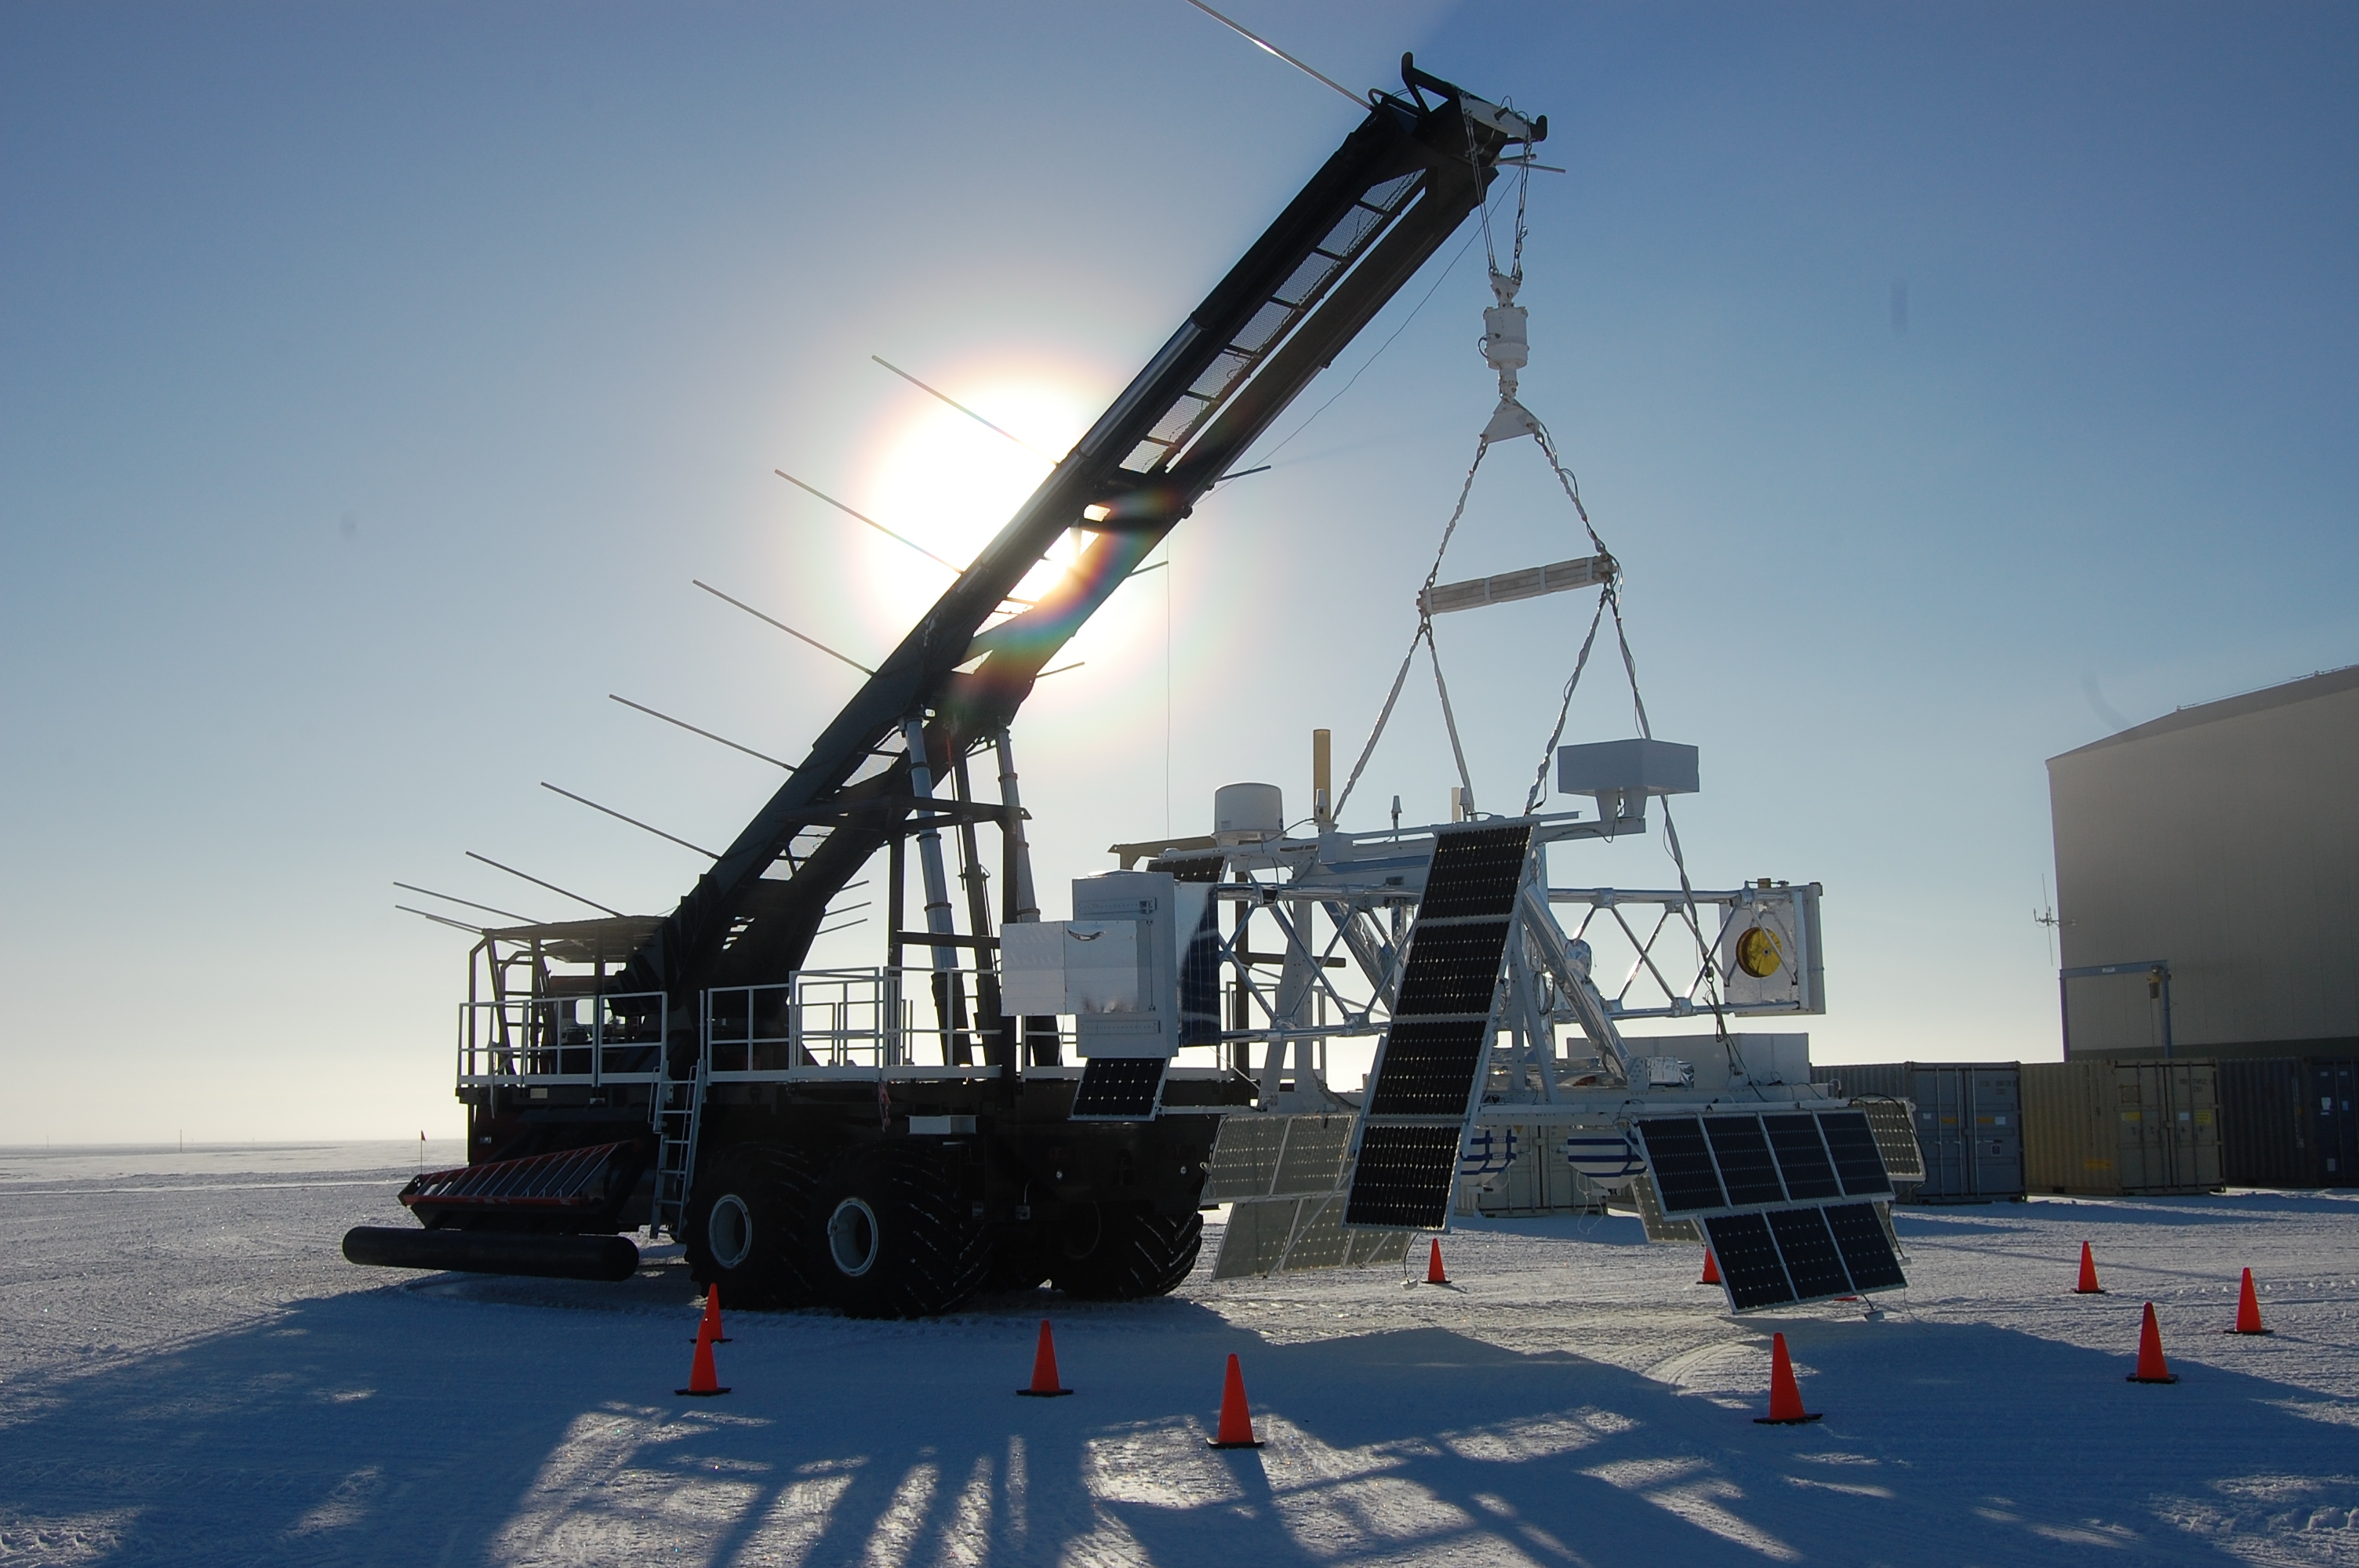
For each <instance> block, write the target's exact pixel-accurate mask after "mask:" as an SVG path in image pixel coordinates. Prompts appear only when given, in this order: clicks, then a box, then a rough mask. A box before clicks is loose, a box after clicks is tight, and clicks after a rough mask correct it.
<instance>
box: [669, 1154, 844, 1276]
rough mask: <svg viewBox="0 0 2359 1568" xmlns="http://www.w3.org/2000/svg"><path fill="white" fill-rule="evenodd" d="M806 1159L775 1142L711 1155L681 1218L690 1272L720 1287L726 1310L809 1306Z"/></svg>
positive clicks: (808, 1169) (809, 1183)
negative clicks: (711, 1157) (712, 1158)
mask: <svg viewBox="0 0 2359 1568" xmlns="http://www.w3.org/2000/svg"><path fill="white" fill-rule="evenodd" d="M813 1185H814V1182H813V1179H812V1173H811V1167H810V1161H809V1160H807V1159H806V1158H805V1157H804V1156H803V1155H802V1154H801V1153H800V1152H798V1151H796V1150H793V1149H789V1148H787V1147H786V1146H784V1145H783V1144H777V1143H741V1144H739V1145H737V1146H736V1147H735V1148H734V1149H731V1150H728V1151H726V1152H723V1154H722V1155H721V1156H720V1157H719V1158H718V1159H716V1160H714V1161H713V1162H712V1166H711V1168H710V1169H708V1170H707V1171H706V1172H705V1173H704V1176H703V1179H702V1180H701V1181H699V1182H698V1183H697V1184H696V1189H695V1191H694V1192H692V1193H691V1194H690V1195H689V1201H688V1210H687V1212H686V1213H685V1214H683V1215H682V1216H681V1217H680V1241H681V1243H682V1244H683V1246H684V1247H685V1248H686V1249H687V1252H688V1271H689V1277H690V1278H691V1279H693V1280H694V1281H696V1282H697V1283H698V1284H700V1285H713V1284H717V1285H719V1286H720V1287H721V1302H722V1304H723V1306H728V1307H806V1306H810V1305H812V1304H813V1303H816V1302H817V1301H818V1299H819V1292H818V1289H817V1282H816V1281H814V1280H813V1279H812V1278H811V1272H810V1221H811V1189H812V1187H813Z"/></svg>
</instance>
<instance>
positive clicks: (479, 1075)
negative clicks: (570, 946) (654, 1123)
mask: <svg viewBox="0 0 2359 1568" xmlns="http://www.w3.org/2000/svg"><path fill="white" fill-rule="evenodd" d="M666 1022H667V1018H666V1007H665V1002H664V994H663V992H661V991H626V992H620V993H614V994H609V995H604V996H559V997H549V996H512V997H503V998H500V999H498V1000H494V1001H476V1002H466V1003H462V1005H461V1007H460V1010H459V1083H460V1085H461V1087H477V1086H485V1085H506V1086H520V1085H526V1084H530V1085H537V1086H545V1085H550V1084H586V1085H589V1086H591V1087H598V1086H602V1085H605V1084H651V1083H654V1082H656V1081H657V1080H658V1078H660V1077H661V1076H663V1048H664V1032H665V1026H666Z"/></svg>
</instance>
